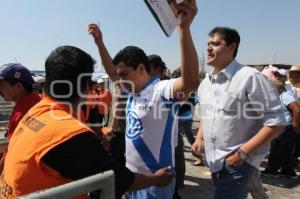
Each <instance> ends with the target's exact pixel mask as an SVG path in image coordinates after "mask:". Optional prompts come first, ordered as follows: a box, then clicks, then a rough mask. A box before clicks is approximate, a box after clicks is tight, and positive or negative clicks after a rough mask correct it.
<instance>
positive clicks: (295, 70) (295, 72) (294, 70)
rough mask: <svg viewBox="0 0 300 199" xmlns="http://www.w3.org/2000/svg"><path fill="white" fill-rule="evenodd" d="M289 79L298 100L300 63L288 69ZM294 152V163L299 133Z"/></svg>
mask: <svg viewBox="0 0 300 199" xmlns="http://www.w3.org/2000/svg"><path fill="white" fill-rule="evenodd" d="M289 81H290V82H291V84H292V85H293V86H294V87H295V88H296V90H297V95H298V102H299V98H300V64H298V65H293V66H292V67H291V69H290V70H289ZM295 144H296V148H295V152H294V161H295V164H298V163H299V160H298V157H299V156H300V134H297V135H296V139H295Z"/></svg>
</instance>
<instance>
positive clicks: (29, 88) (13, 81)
mask: <svg viewBox="0 0 300 199" xmlns="http://www.w3.org/2000/svg"><path fill="white" fill-rule="evenodd" d="M5 80H6V81H7V82H8V83H9V84H10V85H12V86H13V85H15V84H16V83H21V84H22V85H23V87H24V89H25V91H26V93H32V92H33V86H32V85H30V84H27V83H25V82H21V81H20V80H18V79H14V78H5Z"/></svg>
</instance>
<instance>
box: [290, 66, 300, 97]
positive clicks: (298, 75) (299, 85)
mask: <svg viewBox="0 0 300 199" xmlns="http://www.w3.org/2000/svg"><path fill="white" fill-rule="evenodd" d="M289 82H291V84H292V85H293V87H295V88H296V90H297V95H298V100H299V98H300V65H293V66H292V67H291V69H290V70H289Z"/></svg>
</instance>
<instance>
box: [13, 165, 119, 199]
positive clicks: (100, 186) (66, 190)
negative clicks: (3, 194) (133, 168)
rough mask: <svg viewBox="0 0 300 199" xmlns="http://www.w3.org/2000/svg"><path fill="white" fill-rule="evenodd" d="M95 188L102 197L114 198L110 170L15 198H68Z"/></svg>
mask: <svg viewBox="0 0 300 199" xmlns="http://www.w3.org/2000/svg"><path fill="white" fill-rule="evenodd" d="M95 190H100V191H101V198H102V199H114V198H115V178H114V172H113V171H112V170H110V171H105V172H103V173H99V174H96V175H93V176H90V177H86V178H83V179H80V180H77V181H74V182H70V183H67V184H64V185H60V186H57V187H53V188H49V189H45V190H41V191H37V192H33V193H31V194H28V195H24V196H19V197H17V198H16V199H68V198H73V197H76V196H80V195H83V194H87V193H90V192H93V191H95Z"/></svg>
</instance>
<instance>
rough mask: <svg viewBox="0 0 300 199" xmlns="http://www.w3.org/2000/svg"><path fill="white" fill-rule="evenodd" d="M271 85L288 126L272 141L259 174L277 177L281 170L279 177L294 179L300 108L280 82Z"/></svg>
mask: <svg viewBox="0 0 300 199" xmlns="http://www.w3.org/2000/svg"><path fill="white" fill-rule="evenodd" d="M273 84H274V85H275V86H276V88H277V91H278V93H279V97H280V101H281V103H282V105H283V110H284V114H285V117H286V120H287V121H288V124H287V126H286V127H285V129H284V131H283V132H282V133H281V134H280V135H278V136H277V137H276V138H275V139H274V140H273V142H272V145H271V149H270V154H269V157H268V165H267V167H266V169H265V170H264V171H262V172H261V174H262V175H263V176H267V177H278V174H279V172H278V170H279V169H281V171H280V174H281V175H283V176H286V177H288V178H294V179H295V178H297V174H296V172H295V170H294V165H293V151H294V149H295V144H294V140H295V136H296V133H300V127H299V125H300V106H299V104H298V103H297V99H295V98H294V96H292V95H291V94H290V93H289V92H287V91H286V89H285V85H284V83H283V82H282V81H279V80H274V81H273Z"/></svg>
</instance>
